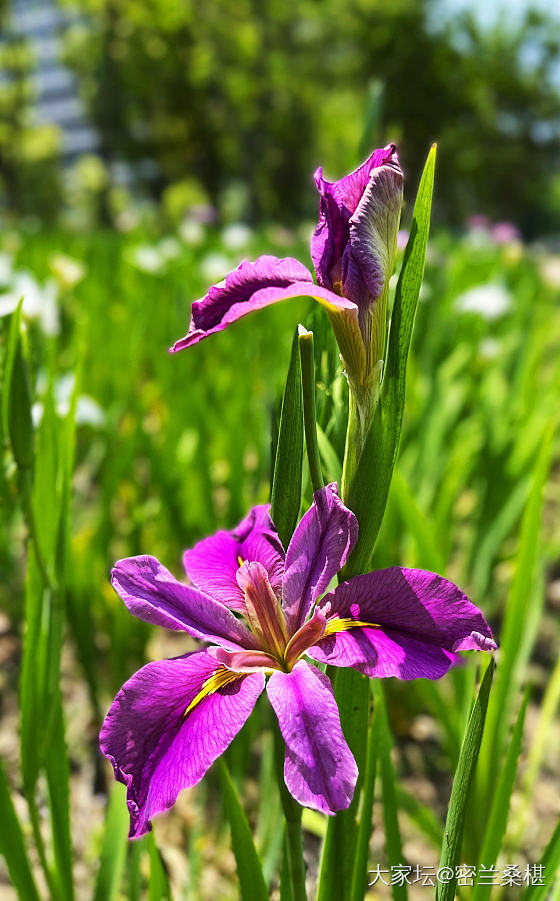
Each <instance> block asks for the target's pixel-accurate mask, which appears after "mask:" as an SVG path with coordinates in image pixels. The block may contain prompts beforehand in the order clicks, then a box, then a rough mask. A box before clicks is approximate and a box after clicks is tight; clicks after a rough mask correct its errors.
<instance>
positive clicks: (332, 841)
mask: <svg viewBox="0 0 560 901" xmlns="http://www.w3.org/2000/svg"><path fill="white" fill-rule="evenodd" d="M335 672H336V678H335V680H334V693H335V697H336V700H337V704H338V709H339V711H340V724H341V726H342V732H343V734H344V737H345V738H346V741H347V743H348V747H349V748H350V750H351V751H352V754H353V755H354V759H355V761H356V764H357V766H358V773H359V776H358V781H357V783H356V789H355V791H354V797H353V799H352V802H351V804H350V807H349V808H348V809H347V810H342V811H340V813H337V815H336V816H334V817H329V821H328V825H327V833H326V836H325V841H324V844H323V852H322V855H321V868H320V872H319V885H318V889H317V901H331V899H332V901H338V899H340V898H343V897H344V895H345V893H347V892H348V889H349V887H350V886H351V885H352V879H353V871H354V855H355V852H356V842H357V840H358V819H357V818H358V808H359V801H360V793H361V789H362V784H363V780H364V772H365V760H366V750H367V739H368V722H369V709H370V697H371V696H370V687H369V679H367V678H366V676H363V675H362V674H361V673H358V672H356V671H355V670H353V669H338V670H335Z"/></svg>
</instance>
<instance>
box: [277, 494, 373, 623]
mask: <svg viewBox="0 0 560 901" xmlns="http://www.w3.org/2000/svg"><path fill="white" fill-rule="evenodd" d="M357 538H358V520H357V519H356V517H355V516H354V514H353V513H352V512H351V511H350V510H348V509H347V508H346V507H345V506H344V504H343V503H342V501H341V500H340V498H339V496H338V494H337V486H336V483H335V482H332V483H331V484H330V485H327V487H326V488H322V489H321V490H320V491H316V492H315V495H314V497H313V504H312V506H311V508H310V509H309V510H308V511H307V513H306V514H305V515H304V516H303V518H302V519H301V521H300V522H299V524H298V526H297V528H296V530H295V532H294V534H293V536H292V540H291V541H290V546H289V548H288V550H287V552H286V569H285V572H284V584H283V589H282V594H283V601H282V606H283V608H284V615H285V617H286V624H287V626H288V632H289V634H290V635H293V633H294V632H296V631H297V629H299V627H300V626H301V625H302V624H303V622H304V620H305V618H306V616H307V614H308V613H309V611H310V610H311V607H312V605H313V603H314V602H315V601H316V600H317V598H318V597H320V596H321V594H323V592H324V591H326V589H327V588H328V585H329V582H330V581H331V579H332V578H333V576H335V575H336V574H337V572H338V571H339V569H341V568H342V567H343V566H344V564H345V562H346V560H347V558H348V556H349V554H350V553H351V551H352V548H353V547H354V545H355V544H356V540H357Z"/></svg>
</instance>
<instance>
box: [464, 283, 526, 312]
mask: <svg viewBox="0 0 560 901" xmlns="http://www.w3.org/2000/svg"><path fill="white" fill-rule="evenodd" d="M511 302H512V296H511V294H510V292H509V291H508V290H507V288H504V286H503V285H499V284H496V283H494V282H487V283H486V284H484V285H476V287H474V288H470V289H469V290H468V291H465V292H464V293H463V294H460V295H459V297H457V298H456V300H455V309H456V310H458V312H460V313H478V314H479V315H480V316H484V318H485V319H498V318H499V317H500V316H503V314H504V313H506V312H507V311H508V310H509V308H510V306H511Z"/></svg>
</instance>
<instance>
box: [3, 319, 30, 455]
mask: <svg viewBox="0 0 560 901" xmlns="http://www.w3.org/2000/svg"><path fill="white" fill-rule="evenodd" d="M21 305H22V301H20V302H19V304H18V307H17V309H16V311H15V312H14V313H13V314H12V319H11V322H10V332H9V335H8V346H7V349H6V363H5V366H4V387H3V390H2V421H3V425H4V432H5V434H6V435H9V438H10V444H11V447H12V453H13V455H14V459H15V461H16V463H17V465H18V466H19V467H20V468H22V469H27V468H28V467H30V466H31V465H32V463H33V422H32V419H31V403H32V402H31V385H30V381H29V368H28V365H27V360H26V356H25V353H24V344H23V336H22V333H21Z"/></svg>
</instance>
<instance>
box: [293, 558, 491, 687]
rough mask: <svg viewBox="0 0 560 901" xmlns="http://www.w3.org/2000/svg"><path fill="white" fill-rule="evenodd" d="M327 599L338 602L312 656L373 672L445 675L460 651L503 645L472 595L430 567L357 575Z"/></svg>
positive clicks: (430, 676)
mask: <svg viewBox="0 0 560 901" xmlns="http://www.w3.org/2000/svg"><path fill="white" fill-rule="evenodd" d="M324 601H325V606H326V604H327V603H329V604H330V610H329V611H328V614H327V626H326V628H325V637H324V638H321V639H320V640H319V641H318V643H317V644H316V646H315V647H314V648H312V649H310V650H309V651H308V654H309V656H310V657H313V658H314V659H315V660H319V661H321V662H322V663H331V664H334V665H335V666H352V667H354V668H355V669H358V670H359V671H360V672H363V673H365V674H366V675H368V676H378V677H384V676H397V677H398V678H400V679H417V678H420V677H425V678H428V679H438V678H439V677H440V676H442V675H444V673H446V672H447V670H448V669H449V668H450V666H452V665H453V664H454V663H455V662H456V657H455V652H456V651H458V650H469V649H482V650H494V649H495V647H496V644H495V642H494V641H493V639H492V633H491V631H490V628H489V626H488V624H487V623H486V621H485V619H484V617H483V615H482V613H481V612H480V610H479V609H478V608H477V607H475V606H474V604H472V603H471V602H470V601H469V599H468V597H467V596H466V595H465V594H463V592H462V591H461V590H460V589H459V588H457V586H456V585H454V584H453V582H449V581H448V580H447V579H443V578H442V577H441V576H437V575H435V574H434V573H430V572H424V571H423V570H418V569H402V568H400V567H392V568H390V569H383V570H379V571H378V572H373V573H368V574H367V575H363V576H356V577H355V578H354V579H351V580H350V581H349V582H343V583H342V584H341V585H339V586H338V587H337V588H336V589H335V590H334V591H333V592H332V594H329V595H327V597H326V598H325V599H324ZM354 623H355V624H354ZM359 623H370V624H372V625H371V627H364V626H361V625H358V624H359Z"/></svg>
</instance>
